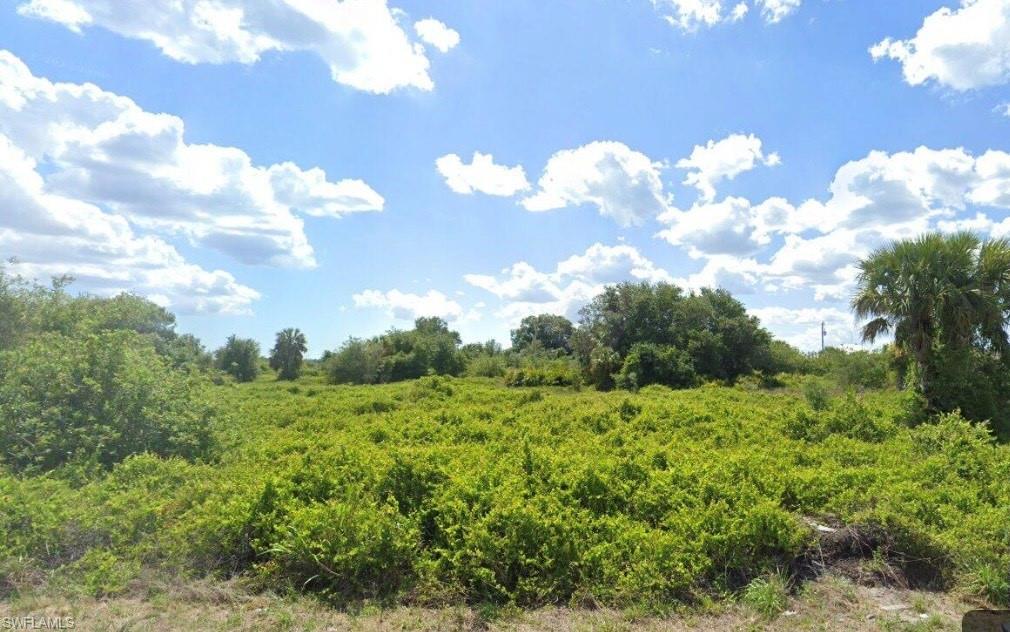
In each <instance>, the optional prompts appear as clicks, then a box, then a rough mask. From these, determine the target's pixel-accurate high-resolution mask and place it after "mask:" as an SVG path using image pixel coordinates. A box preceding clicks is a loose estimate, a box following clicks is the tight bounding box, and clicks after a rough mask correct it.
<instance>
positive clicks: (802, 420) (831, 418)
mask: <svg viewBox="0 0 1010 632" xmlns="http://www.w3.org/2000/svg"><path fill="white" fill-rule="evenodd" d="M808 384H809V383H808ZM808 399H809V395H808ZM816 401H821V400H816ZM812 408H813V407H812ZM787 428H788V431H789V433H790V435H791V436H792V437H794V438H796V439H806V440H808V441H823V440H825V439H827V438H828V437H830V436H842V437H849V438H851V439H859V440H860V441H868V442H879V441H883V440H885V439H887V438H888V437H891V436H892V435H893V434H894V433H895V432H896V430H897V424H896V423H895V421H894V420H893V419H887V418H886V417H884V416H883V415H881V414H880V413H877V412H874V411H873V410H871V409H870V408H869V407H867V406H866V405H865V404H864V403H863V401H862V400H861V399H859V398H857V397H856V396H855V395H854V394H853V393H851V392H850V393H848V394H847V395H846V396H845V397H844V398H842V399H839V400H836V401H835V402H833V403H830V406H829V405H828V404H827V403H825V404H824V405H823V407H822V408H814V412H813V413H810V412H807V411H805V410H803V409H800V410H798V411H797V412H796V413H795V415H794V416H793V417H792V418H791V420H790V422H789V424H788V426H787Z"/></svg>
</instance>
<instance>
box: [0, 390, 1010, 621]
mask: <svg viewBox="0 0 1010 632" xmlns="http://www.w3.org/2000/svg"><path fill="white" fill-rule="evenodd" d="M215 399H216V401H217V404H218V407H219V408H221V409H223V410H227V411H229V415H228V421H227V423H226V424H225V425H224V426H223V427H222V428H221V430H220V435H219V438H220V441H221V444H222V447H223V449H222V450H220V452H219V456H218V458H217V460H216V461H215V462H214V463H206V462H187V461H184V460H181V459H177V458H169V459H164V458H160V457H156V456H153V455H141V456H134V457H131V458H129V459H127V460H125V461H124V462H122V463H121V464H119V465H117V466H116V467H114V468H113V470H112V471H111V472H110V473H109V474H107V475H102V476H97V477H94V478H92V479H90V480H88V481H87V483H86V484H84V485H79V484H77V483H76V482H75V481H72V480H67V479H66V478H64V477H63V476H61V475H59V473H58V472H57V475H55V476H47V477H42V478H38V477H15V476H13V475H7V476H4V477H3V478H0V497H2V498H3V501H4V504H5V506H6V507H8V508H10V509H9V510H8V511H5V513H4V515H3V516H2V518H0V534H2V537H0V543H2V546H3V549H2V551H0V559H6V560H7V566H6V568H5V569H4V572H5V573H6V581H7V583H8V584H14V585H17V584H18V582H25V581H28V579H26V578H30V577H32V573H34V572H37V570H38V569H48V571H49V572H51V573H52V574H53V576H54V577H55V578H57V579H58V580H66V581H77V582H84V583H85V584H86V585H88V586H89V587H90V589H92V590H94V591H97V592H102V591H114V590H117V589H121V588H122V587H123V586H124V585H125V583H126V582H127V581H128V580H129V579H130V578H131V577H134V576H135V575H136V574H137V573H138V572H139V571H140V569H141V568H142V567H144V566H152V565H153V566H156V567H160V568H164V569H170V570H173V571H177V572H183V573H190V574H196V575H202V574H205V573H216V574H221V575H228V574H232V573H236V572H241V573H245V574H247V575H249V576H250V577H255V578H258V581H260V582H261V583H262V585H264V586H270V587H272V588H279V587H282V586H290V587H291V588H292V589H295V590H308V591H313V592H320V593H323V594H325V595H328V596H329V597H331V598H333V599H336V600H338V601H343V600H347V599H356V598H363V597H366V598H380V597H381V598H390V599H401V600H407V601H411V602H417V603H435V604H439V603H451V602H457V601H461V600H463V601H469V602H485V601H491V602H496V603H506V602H515V603H517V604H520V605H533V604H540V603H546V602H551V603H553V602H562V603H564V602H573V603H605V604H611V605H617V606H624V605H631V604H635V603H645V604H646V605H651V606H653V607H657V608H661V607H665V606H664V604H665V605H667V606H668V605H670V604H673V603H678V602H687V603H691V602H695V601H697V600H698V599H702V598H703V597H704V596H705V595H715V596H718V595H721V594H724V593H726V592H727V591H732V590H735V589H736V588H737V587H740V586H743V585H745V584H746V583H747V582H748V581H749V580H751V579H753V578H756V577H761V576H763V575H765V574H767V573H770V572H777V571H780V570H787V569H789V568H790V564H791V563H792V562H794V561H795V560H796V559H797V558H802V557H803V556H804V554H805V552H806V551H807V549H808V547H810V546H812V545H813V537H814V532H813V530H812V529H811V528H810V527H809V526H808V525H807V524H806V523H805V522H804V517H811V518H813V519H816V520H818V521H823V520H827V518H825V516H826V515H829V514H830V515H833V516H836V517H837V518H838V519H840V520H841V521H844V522H845V523H849V524H857V525H878V526H879V528H880V529H883V530H885V531H886V533H887V534H888V538H887V539H882V540H880V541H879V542H878V544H877V547H878V550H877V552H876V555H878V556H879V557H880V559H881V560H886V561H888V562H889V563H892V564H894V565H896V566H901V565H913V564H918V565H919V570H918V571H916V572H918V573H919V576H920V578H928V581H930V582H933V583H934V585H938V586H944V587H949V586H952V585H955V584H957V585H960V586H963V587H964V588H965V589H967V590H970V591H974V593H976V594H979V595H980V596H983V597H987V598H989V599H991V600H993V601H996V602H1000V603H1007V592H1006V591H1007V588H1006V582H1005V569H1006V567H1007V564H1010V555H1008V552H1010V532H1008V530H1007V524H1010V515H1008V508H1010V488H1008V487H1007V486H1006V485H1005V481H1006V477H1007V475H1008V474H1010V451H1008V449H1007V448H1006V447H1002V446H996V445H994V443H993V441H992V439H991V437H990V436H989V435H988V433H987V432H986V430H985V429H984V428H982V427H976V426H973V425H971V424H968V423H966V422H964V421H962V420H961V419H960V418H958V417H957V416H956V415H954V416H948V417H945V418H942V419H941V420H939V421H938V422H937V423H936V424H928V425H921V426H919V427H916V428H908V427H906V426H905V425H904V424H903V415H904V403H905V402H904V398H903V396H902V395H900V394H898V393H895V392H893V391H892V392H881V393H873V394H867V395H865V396H863V397H862V398H859V397H856V396H852V395H849V396H846V395H833V394H829V396H828V399H827V402H826V404H825V405H824V406H822V407H821V409H820V410H814V409H813V408H812V407H810V405H809V404H807V403H806V401H805V400H804V398H803V396H802V395H801V394H800V393H799V392H798V391H797V390H795V389H793V388H786V389H777V390H772V391H766V390H755V389H753V388H751V387H742V386H741V387H736V388H727V387H710V388H700V389H692V390H683V391H672V390H669V389H666V388H665V387H657V386H653V387H648V388H645V389H642V390H641V391H639V392H638V393H637V394H628V393H622V392H611V393H600V392H597V391H593V390H582V391H575V390H572V389H549V390H526V389H520V390H517V389H506V388H503V387H501V386H500V385H498V384H496V383H495V382H494V381H488V380H481V379H477V380H474V379H452V378H442V377H435V378H431V377H429V378H422V379H420V380H417V381H410V382H403V383H399V384H392V385H386V386H356V387H347V386H343V387H340V386H336V387H334V386H326V385H324V384H322V383H320V382H319V381H317V380H313V379H312V378H302V381H300V382H296V383H294V384H291V383H284V382H277V381H272V380H260V381H258V382H256V383H253V384H247V385H238V386H230V385H224V386H220V387H217V389H216V390H215ZM922 581H925V580H922Z"/></svg>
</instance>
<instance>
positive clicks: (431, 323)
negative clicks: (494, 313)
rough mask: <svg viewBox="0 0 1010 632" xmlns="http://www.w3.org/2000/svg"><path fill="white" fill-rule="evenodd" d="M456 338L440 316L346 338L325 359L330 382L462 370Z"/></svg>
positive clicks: (391, 379)
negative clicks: (409, 327)
mask: <svg viewBox="0 0 1010 632" xmlns="http://www.w3.org/2000/svg"><path fill="white" fill-rule="evenodd" d="M459 345H460V338H459V334H458V333H456V332H455V331H450V330H449V327H448V325H447V324H446V322H445V321H444V320H442V319H440V318H418V319H417V320H416V321H415V322H414V329H412V330H410V331H398V330H392V331H389V332H388V333H386V334H384V335H382V336H378V337H376V338H373V339H371V340H366V341H363V340H358V339H355V338H351V339H349V340H348V341H347V342H346V343H344V345H343V346H342V347H341V348H340V349H339V350H338V351H337V352H336V353H333V354H330V355H329V357H328V359H327V364H328V366H329V370H328V373H329V378H330V382H332V383H334V384H377V383H386V382H400V381H403V380H410V379H414V378H419V377H422V376H425V375H459V374H460V373H462V372H463V369H464V368H465V367H464V363H463V356H462V354H461V353H460V351H459Z"/></svg>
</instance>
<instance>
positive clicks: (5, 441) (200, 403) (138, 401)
mask: <svg viewBox="0 0 1010 632" xmlns="http://www.w3.org/2000/svg"><path fill="white" fill-rule="evenodd" d="M203 397H204V396H203V393H202V388H201V386H200V385H199V383H198V382H197V378H195V377H192V376H189V375H187V374H184V373H181V372H179V371H176V370H174V369H172V368H171V367H170V366H169V365H168V362H167V361H166V360H165V359H164V358H162V357H161V356H159V355H158V354H157V353H156V352H155V350H154V348H153V347H152V346H151V345H150V343H149V342H147V341H145V340H144V339H143V338H141V337H140V335H139V334H136V333H133V332H130V331H108V332H102V333H97V334H90V335H86V336H77V337H68V336H63V335H61V334H45V335H41V336H39V337H37V338H35V339H33V340H32V341H30V342H28V343H26V344H24V345H22V346H20V347H18V348H16V349H14V350H12V351H8V352H6V353H3V354H0V455H2V460H3V463H4V464H6V465H7V467H9V468H11V469H12V470H15V471H20V472H26V473H37V472H44V471H48V470H52V469H54V468H56V467H58V466H60V465H63V464H65V463H68V462H76V463H91V464H94V465H97V466H101V467H104V468H109V467H111V466H112V465H113V464H115V463H118V462H120V461H122V460H123V459H125V458H126V457H127V456H129V455H131V454H138V453H141V452H151V453H154V454H159V455H163V456H172V455H177V456H182V457H186V458H197V457H204V456H208V455H209V454H210V450H211V444H212V435H211V419H212V414H211V409H210V407H209V405H208V404H207V403H206V402H205V401H204V399H203Z"/></svg>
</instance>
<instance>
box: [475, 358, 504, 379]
mask: <svg viewBox="0 0 1010 632" xmlns="http://www.w3.org/2000/svg"><path fill="white" fill-rule="evenodd" d="M506 366H507V365H506V361H505V358H504V357H503V356H500V355H497V356H494V355H479V356H476V357H474V358H472V359H471V360H470V361H469V362H467V364H466V374H467V375H469V376H470V377H501V376H502V375H505V369H506Z"/></svg>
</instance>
